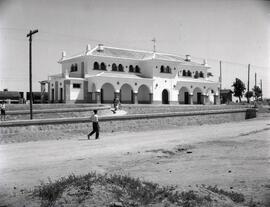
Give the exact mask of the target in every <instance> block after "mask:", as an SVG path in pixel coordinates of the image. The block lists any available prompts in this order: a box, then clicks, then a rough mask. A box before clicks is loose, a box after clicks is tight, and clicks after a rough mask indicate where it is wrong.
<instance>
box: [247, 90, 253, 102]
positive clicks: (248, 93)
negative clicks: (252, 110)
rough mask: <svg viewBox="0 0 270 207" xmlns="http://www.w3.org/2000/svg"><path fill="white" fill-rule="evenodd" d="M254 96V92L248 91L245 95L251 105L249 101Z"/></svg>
mask: <svg viewBox="0 0 270 207" xmlns="http://www.w3.org/2000/svg"><path fill="white" fill-rule="evenodd" d="M252 96H253V91H247V92H246V93H245V97H246V98H247V102H248V103H249V99H250V98H251V97H252Z"/></svg>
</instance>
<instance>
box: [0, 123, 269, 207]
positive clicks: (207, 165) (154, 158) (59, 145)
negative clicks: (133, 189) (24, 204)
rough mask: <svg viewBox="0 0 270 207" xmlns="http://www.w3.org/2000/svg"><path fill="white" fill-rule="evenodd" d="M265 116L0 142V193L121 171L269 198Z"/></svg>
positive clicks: (181, 186) (138, 175) (147, 177)
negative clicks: (91, 173) (89, 135)
mask: <svg viewBox="0 0 270 207" xmlns="http://www.w3.org/2000/svg"><path fill="white" fill-rule="evenodd" d="M269 135H270V120H269V119H263V120H258V119H257V120H256V119H254V120H247V121H243V122H238V123H225V124H219V125H202V126H190V127H181V128H179V129H173V130H160V131H146V132H137V133H130V132H122V133H113V134H105V135H103V136H102V135H101V139H99V140H90V141H89V140H87V139H86V136H83V137H82V136H78V137H77V138H76V139H67V140H54V141H38V142H27V143H17V144H5V145H0V175H1V176H0V192H1V193H7V192H11V191H12V190H13V188H14V187H16V189H22V188H29V187H33V186H36V185H38V184H39V183H40V180H44V181H47V179H48V177H50V178H51V179H52V180H54V179H57V178H59V177H61V176H67V175H69V174H71V173H74V174H85V173H88V172H89V171H97V172H101V173H125V174H130V175H132V176H135V177H141V178H143V179H145V180H150V181H154V182H157V183H160V184H166V185H167V184H169V185H178V186H179V188H182V189H188V188H192V187H193V186H196V185H197V184H198V185H201V184H207V185H217V186H218V187H220V188H224V189H234V190H236V191H237V192H241V193H243V194H244V195H246V196H248V197H252V198H253V199H255V200H260V201H262V202H264V203H268V202H269V206H270V201H269V200H267V198H270V136H269Z"/></svg>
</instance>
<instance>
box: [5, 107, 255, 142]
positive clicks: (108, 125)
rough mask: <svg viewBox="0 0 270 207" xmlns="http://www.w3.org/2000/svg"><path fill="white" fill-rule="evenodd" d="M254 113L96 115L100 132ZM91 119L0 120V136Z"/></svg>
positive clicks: (70, 126)
mask: <svg viewBox="0 0 270 207" xmlns="http://www.w3.org/2000/svg"><path fill="white" fill-rule="evenodd" d="M254 117H256V109H225V110H208V111H192V112H171V113H154V114H132V115H125V116H103V117H100V119H99V120H100V127H101V132H116V131H141V130H149V129H168V128H177V127H179V126H186V125H202V124H217V123H223V122H231V121H242V120H245V119H247V118H254ZM91 127H92V123H91V122H90V120H89V118H87V117H81V118H79V117H76V118H59V119H39V120H18V121H7V122H1V123H0V137H1V138H3V137H5V135H9V134H21V133H29V132H38V133H40V132H44V131H54V130H61V131H72V130H81V131H88V130H89V129H91Z"/></svg>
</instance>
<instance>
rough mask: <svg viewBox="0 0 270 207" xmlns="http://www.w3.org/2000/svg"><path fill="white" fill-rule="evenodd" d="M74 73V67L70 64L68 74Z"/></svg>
mask: <svg viewBox="0 0 270 207" xmlns="http://www.w3.org/2000/svg"><path fill="white" fill-rule="evenodd" d="M73 71H74V65H73V64H72V65H71V66H70V72H73Z"/></svg>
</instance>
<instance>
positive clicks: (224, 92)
mask: <svg viewBox="0 0 270 207" xmlns="http://www.w3.org/2000/svg"><path fill="white" fill-rule="evenodd" d="M232 94H233V91H232V90H231V89H221V90H220V103H221V104H228V103H230V102H232Z"/></svg>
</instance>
